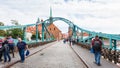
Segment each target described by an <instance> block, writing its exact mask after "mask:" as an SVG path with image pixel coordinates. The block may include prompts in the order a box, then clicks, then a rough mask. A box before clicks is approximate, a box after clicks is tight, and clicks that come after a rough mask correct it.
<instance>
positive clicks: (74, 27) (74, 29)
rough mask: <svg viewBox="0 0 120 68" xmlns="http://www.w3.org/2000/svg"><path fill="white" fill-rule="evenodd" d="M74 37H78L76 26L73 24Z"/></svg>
mask: <svg viewBox="0 0 120 68" xmlns="http://www.w3.org/2000/svg"><path fill="white" fill-rule="evenodd" d="M73 38H74V39H76V26H75V25H74V26H73Z"/></svg>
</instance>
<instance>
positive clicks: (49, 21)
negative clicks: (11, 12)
mask: <svg viewBox="0 0 120 68" xmlns="http://www.w3.org/2000/svg"><path fill="white" fill-rule="evenodd" d="M58 20H61V21H64V22H65V23H67V24H68V25H69V26H70V27H72V28H73V29H72V30H73V36H74V37H76V34H75V33H76V28H77V30H80V31H81V38H80V41H84V42H85V41H86V40H88V41H90V40H91V39H92V38H93V37H95V36H96V35H98V36H99V37H102V38H108V39H109V42H110V46H109V48H112V47H113V46H112V43H113V40H116V41H118V40H120V35H117V34H106V33H101V32H94V31H89V30H86V29H83V28H80V27H79V26H78V25H75V24H73V22H71V21H70V20H68V19H65V18H61V17H52V9H51V8H50V17H49V19H46V20H45V21H43V22H42V41H44V32H45V27H46V28H47V26H49V25H50V24H52V23H53V22H55V21H58ZM38 24H41V23H40V22H39V23H38ZM35 25H36V24H28V25H21V26H0V29H1V30H4V29H13V28H25V27H28V26H35ZM84 32H86V33H88V34H90V36H89V37H88V38H83V33H84ZM36 33H37V32H36ZM36 39H37V38H36ZM89 43H90V42H89ZM114 48H115V49H116V42H115V41H114Z"/></svg>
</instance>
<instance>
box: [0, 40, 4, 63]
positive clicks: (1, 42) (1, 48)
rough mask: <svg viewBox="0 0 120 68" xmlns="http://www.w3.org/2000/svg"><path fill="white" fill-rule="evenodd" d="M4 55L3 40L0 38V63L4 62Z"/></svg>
mask: <svg viewBox="0 0 120 68" xmlns="http://www.w3.org/2000/svg"><path fill="white" fill-rule="evenodd" d="M2 55H3V40H2V39H1V38H0V62H1V61H2Z"/></svg>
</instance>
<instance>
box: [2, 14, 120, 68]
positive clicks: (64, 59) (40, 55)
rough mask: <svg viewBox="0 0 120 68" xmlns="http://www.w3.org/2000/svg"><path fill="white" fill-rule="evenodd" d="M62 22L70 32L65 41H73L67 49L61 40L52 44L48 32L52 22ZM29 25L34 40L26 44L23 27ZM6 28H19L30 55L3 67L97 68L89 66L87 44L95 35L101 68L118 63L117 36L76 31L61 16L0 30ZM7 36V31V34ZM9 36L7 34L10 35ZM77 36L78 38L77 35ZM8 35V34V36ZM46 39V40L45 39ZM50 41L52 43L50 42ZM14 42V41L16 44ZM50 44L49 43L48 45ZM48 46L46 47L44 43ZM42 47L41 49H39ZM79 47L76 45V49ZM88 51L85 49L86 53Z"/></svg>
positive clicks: (75, 27) (89, 59) (51, 38)
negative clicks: (33, 31) (99, 42)
mask: <svg viewBox="0 0 120 68" xmlns="http://www.w3.org/2000/svg"><path fill="white" fill-rule="evenodd" d="M58 20H61V21H64V22H65V23H67V24H68V25H69V28H70V29H71V32H72V33H71V34H70V35H69V37H68V38H72V39H75V40H76V42H75V43H76V45H74V46H69V43H66V44H63V42H62V41H56V39H55V38H54V37H53V35H52V34H51V33H50V32H49V31H48V28H47V27H48V26H49V25H50V24H52V23H53V22H55V21H58ZM39 24H41V25H42V33H41V35H42V37H41V40H39V38H38V36H39V32H38V25H39ZM29 26H36V39H35V40H34V41H33V40H31V41H27V39H26V28H27V27H29ZM9 29H22V30H23V35H22V36H23V40H24V41H25V42H27V44H28V45H29V48H30V50H31V55H30V56H29V57H30V58H29V57H26V58H27V59H26V62H25V64H24V65H23V64H21V63H19V62H18V61H19V60H18V58H19V57H18V56H16V58H13V60H12V61H13V62H10V63H8V64H7V63H5V64H1V63H0V64H1V65H0V66H3V67H11V68H16V67H23V68H24V67H25V68H26V67H28V68H33V67H35V68H97V66H96V65H95V64H93V58H94V57H93V54H91V53H90V52H89V49H90V44H91V40H92V38H94V37H95V36H96V35H98V36H99V37H100V39H101V40H102V41H103V46H102V48H103V50H102V57H103V59H102V61H101V62H102V66H101V67H102V68H107V67H109V68H118V66H117V65H118V64H119V63H120V50H119V46H120V43H119V42H120V35H117V34H106V33H102V32H94V31H89V30H86V29H83V28H80V27H79V26H78V25H75V24H74V23H73V22H71V21H70V20H68V19H65V18H62V17H52V16H50V17H49V19H46V20H45V21H43V20H41V21H40V20H39V18H38V20H37V22H36V24H27V25H19V26H0V30H3V31H4V30H9ZM84 32H85V33H87V34H88V35H89V36H88V37H87V38H83V34H84ZM8 33H9V32H8ZM10 33H11V32H10ZM77 33H79V34H80V35H78V34H77ZM11 34H12V33H11ZM45 36H46V38H45ZM53 41H54V42H53ZM16 42H17V41H16ZM50 42H52V43H50ZM46 43H49V44H46ZM43 44H46V45H44V46H40V45H43ZM77 45H79V46H77ZM86 49H88V50H86Z"/></svg>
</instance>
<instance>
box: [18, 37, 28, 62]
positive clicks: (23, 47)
mask: <svg viewBox="0 0 120 68" xmlns="http://www.w3.org/2000/svg"><path fill="white" fill-rule="evenodd" d="M17 48H18V51H19V55H20V58H21V62H22V63H23V62H24V61H25V55H24V53H25V50H26V49H28V46H27V44H26V42H24V41H22V39H21V38H18V43H17Z"/></svg>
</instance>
